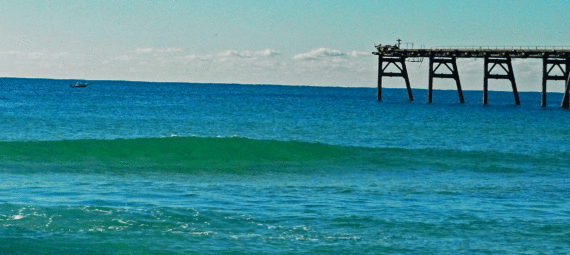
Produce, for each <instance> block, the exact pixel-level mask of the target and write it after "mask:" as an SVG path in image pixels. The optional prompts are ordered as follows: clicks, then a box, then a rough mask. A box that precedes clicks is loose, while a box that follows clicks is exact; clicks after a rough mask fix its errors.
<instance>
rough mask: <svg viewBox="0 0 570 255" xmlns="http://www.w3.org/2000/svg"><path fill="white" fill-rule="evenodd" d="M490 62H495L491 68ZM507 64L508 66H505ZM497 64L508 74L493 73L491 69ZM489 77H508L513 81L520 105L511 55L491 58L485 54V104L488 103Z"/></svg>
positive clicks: (516, 97) (514, 92) (516, 100)
mask: <svg viewBox="0 0 570 255" xmlns="http://www.w3.org/2000/svg"><path fill="white" fill-rule="evenodd" d="M489 64H493V65H492V66H491V68H489ZM505 65H506V66H505ZM496 66H500V67H501V68H502V69H503V71H505V73H506V74H491V71H493V69H494V68H495V67H496ZM489 79H508V80H510V81H511V85H512V87H513V94H514V96H515V103H516V104H517V105H520V104H521V102H520V100H519V92H518V91H517V84H516V83H515V75H514V72H513V65H512V64H511V58H510V57H508V56H507V57H504V58H489V56H485V81H484V82H483V105H487V91H488V80H489Z"/></svg>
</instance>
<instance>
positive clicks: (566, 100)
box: [561, 75, 570, 109]
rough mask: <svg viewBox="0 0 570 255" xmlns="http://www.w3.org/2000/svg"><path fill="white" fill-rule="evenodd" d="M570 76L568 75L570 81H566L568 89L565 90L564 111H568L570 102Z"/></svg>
mask: <svg viewBox="0 0 570 255" xmlns="http://www.w3.org/2000/svg"><path fill="white" fill-rule="evenodd" d="M569 94H570V75H568V79H567V80H566V89H564V98H562V105H561V106H562V109H568V106H569V101H570V99H569V98H570V95H569Z"/></svg>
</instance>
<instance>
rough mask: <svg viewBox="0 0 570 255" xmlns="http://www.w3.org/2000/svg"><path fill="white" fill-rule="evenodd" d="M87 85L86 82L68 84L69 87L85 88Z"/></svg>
mask: <svg viewBox="0 0 570 255" xmlns="http://www.w3.org/2000/svg"><path fill="white" fill-rule="evenodd" d="M87 85H88V84H87V83H81V82H77V83H75V84H71V85H69V87H72V88H85V87H87Z"/></svg>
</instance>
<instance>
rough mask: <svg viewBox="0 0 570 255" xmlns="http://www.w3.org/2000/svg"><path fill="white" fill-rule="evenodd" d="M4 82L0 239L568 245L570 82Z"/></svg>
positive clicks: (282, 250)
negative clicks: (548, 87)
mask: <svg viewBox="0 0 570 255" xmlns="http://www.w3.org/2000/svg"><path fill="white" fill-rule="evenodd" d="M71 83H74V82H72V81H65V80H44V79H15V78H4V79H0V123H1V124H0V180H1V181H0V226H1V227H0V254H123V253H134V254H220V253H223V254H265V253H278V254H299V253H301V254H371V253H374V254H458V253H459V254H471V253H474V254H536V253H538V254H564V253H570V245H569V244H570V203H569V202H568V199H567V198H568V197H569V195H570V187H569V185H568V183H570V178H569V177H568V170H570V157H569V156H570V152H569V151H570V115H569V114H570V112H569V111H565V110H562V109H560V101H561V99H562V94H560V93H549V94H548V107H547V108H542V107H540V98H541V96H540V93H535V92H522V93H520V99H521V106H515V105H514V99H513V95H512V93H511V92H490V94H489V104H488V105H487V106H483V105H482V92H481V91H464V96H465V101H466V103H465V104H459V100H458V96H457V92H456V91H453V90H450V91H434V102H433V103H432V104H427V102H426V101H427V100H426V98H427V91H426V90H420V89H414V91H413V92H414V98H415V99H416V100H415V101H414V102H409V101H407V93H406V91H405V90H404V89H384V90H383V101H382V102H378V101H377V100H376V89H375V88H331V87H310V86H305V87H303V86H269V85H237V84H236V85H232V84H189V83H149V82H147V83H145V82H126V81H91V82H90V84H89V86H88V87H87V88H70V87H69V84H71Z"/></svg>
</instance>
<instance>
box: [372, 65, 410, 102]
mask: <svg viewBox="0 0 570 255" xmlns="http://www.w3.org/2000/svg"><path fill="white" fill-rule="evenodd" d="M384 63H386V65H384ZM390 65H394V66H395V67H396V68H397V69H398V70H400V72H390V73H389V72H385V71H386V68H388V66H390ZM384 76H386V77H402V78H404V80H405V81H406V88H407V89H408V97H409V98H410V101H414V97H413V96H412V88H411V87H410V79H409V77H408V69H406V57H384V56H382V55H378V101H382V77H384Z"/></svg>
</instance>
